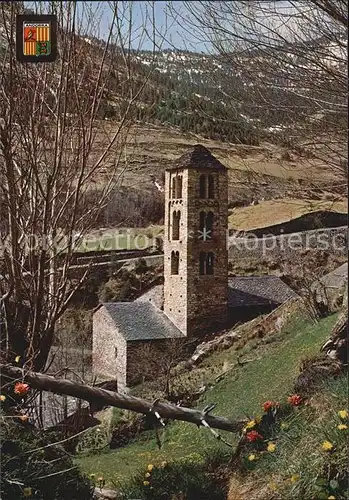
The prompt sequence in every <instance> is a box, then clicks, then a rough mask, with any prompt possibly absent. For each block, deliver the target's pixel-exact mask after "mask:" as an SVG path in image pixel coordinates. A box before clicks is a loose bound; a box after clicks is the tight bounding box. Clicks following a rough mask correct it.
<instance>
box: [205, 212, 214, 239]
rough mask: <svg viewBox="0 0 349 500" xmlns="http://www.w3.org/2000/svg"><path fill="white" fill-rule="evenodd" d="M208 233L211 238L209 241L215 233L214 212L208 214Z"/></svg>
mask: <svg viewBox="0 0 349 500" xmlns="http://www.w3.org/2000/svg"><path fill="white" fill-rule="evenodd" d="M206 232H207V234H208V236H209V239H211V238H212V233H213V212H208V214H207V215H206Z"/></svg>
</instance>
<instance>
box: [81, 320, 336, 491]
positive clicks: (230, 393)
mask: <svg viewBox="0 0 349 500" xmlns="http://www.w3.org/2000/svg"><path fill="white" fill-rule="evenodd" d="M335 319H336V315H333V316H330V317H328V318H326V319H324V320H322V321H321V322H319V323H318V324H316V325H314V324H312V323H310V322H309V321H307V320H305V319H304V318H297V319H294V320H292V322H291V323H290V324H289V325H288V326H286V327H285V328H284V330H283V332H282V334H281V335H278V336H277V337H276V338H275V339H274V340H275V341H274V342H270V340H271V339H270V338H269V339H268V340H269V342H268V344H263V342H261V343H260V344H259V345H258V346H257V345H255V346H252V347H255V348H254V349H252V348H251V350H250V352H248V353H245V354H247V356H246V357H247V359H254V361H251V362H250V363H248V364H246V365H245V366H244V367H242V368H240V369H239V371H234V372H230V373H229V374H227V376H226V378H224V379H223V380H222V381H221V382H219V383H217V384H216V385H215V386H214V387H213V388H212V389H211V390H209V391H207V392H206V393H205V395H204V396H203V399H202V401H201V403H200V405H202V406H204V405H206V404H207V403H209V402H215V403H216V404H217V407H216V410H215V413H216V414H217V415H223V416H226V417H229V418H235V419H236V418H237V419H240V418H241V417H244V416H246V415H253V414H254V413H255V412H260V405H261V403H262V402H263V401H265V400H266V399H282V398H284V397H285V396H286V395H287V394H288V393H289V391H291V389H292V382H293V379H294V377H295V376H296V374H297V373H298V370H299V363H300V360H301V359H302V358H304V357H306V356H308V355H312V354H315V353H317V352H318V349H319V346H320V345H321V343H322V342H323V340H324V339H325V338H326V337H327V335H328V332H329V330H330V328H331V326H332V325H333V323H334V321H335ZM257 347H258V348H257ZM235 358H236V351H235V350H234V348H231V349H229V350H227V351H225V352H222V353H218V354H215V355H212V356H211V357H210V358H209V359H208V360H206V366H207V368H208V369H209V366H210V365H212V366H214V365H216V364H217V363H218V364H222V365H223V364H224V362H227V361H228V362H231V361H232V360H234V359H235ZM225 437H226V438H227V439H229V440H230V441H231V442H232V441H234V439H236V436H234V435H232V434H228V433H226V436H225ZM219 446H224V445H221V444H219V443H218V442H217V441H216V440H215V439H214V437H213V436H212V435H211V434H210V433H208V432H207V431H206V430H205V429H197V428H196V427H194V426H193V425H191V424H186V423H182V422H176V423H173V424H171V425H169V426H168V427H167V428H166V436H165V443H164V446H163V448H162V450H161V451H159V450H158V449H157V447H156V443H155V440H154V436H153V433H152V432H149V433H145V434H143V435H142V436H141V438H140V439H139V440H138V441H135V442H134V443H132V444H130V445H129V446H127V447H125V448H122V449H119V450H116V451H110V452H109V453H105V454H103V455H94V456H85V457H80V458H79V459H78V460H77V462H78V463H79V465H80V466H81V467H82V469H83V471H85V472H86V473H88V474H90V473H95V474H101V475H103V476H104V477H105V479H106V480H107V483H109V484H112V483H117V482H118V481H123V480H126V479H127V478H129V477H131V476H132V475H133V474H134V473H135V472H136V471H137V470H139V469H144V468H145V467H146V465H147V464H148V463H154V464H155V465H156V464H158V463H160V462H161V461H162V460H167V461H171V460H175V459H179V458H188V459H194V460H200V459H201V458H202V456H203V455H204V453H205V451H207V450H209V449H212V448H216V447H219Z"/></svg>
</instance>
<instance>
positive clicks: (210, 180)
mask: <svg viewBox="0 0 349 500" xmlns="http://www.w3.org/2000/svg"><path fill="white" fill-rule="evenodd" d="M208 197H209V198H214V178H213V175H209V176H208Z"/></svg>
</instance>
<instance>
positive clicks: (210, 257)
mask: <svg viewBox="0 0 349 500" xmlns="http://www.w3.org/2000/svg"><path fill="white" fill-rule="evenodd" d="M213 267H214V254H213V252H208V254H207V256H206V274H211V275H212V274H213Z"/></svg>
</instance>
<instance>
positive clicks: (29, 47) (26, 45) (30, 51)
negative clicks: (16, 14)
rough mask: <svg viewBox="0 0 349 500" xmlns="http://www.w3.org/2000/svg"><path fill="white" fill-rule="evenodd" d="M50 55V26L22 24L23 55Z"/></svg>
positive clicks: (47, 24)
mask: <svg viewBox="0 0 349 500" xmlns="http://www.w3.org/2000/svg"><path fill="white" fill-rule="evenodd" d="M50 54H51V26H50V23H49V22H46V23H44V22H43V23H40V22H37V23H34V22H24V23H23V55H24V56H36V57H40V56H48V55H50Z"/></svg>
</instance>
